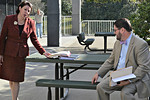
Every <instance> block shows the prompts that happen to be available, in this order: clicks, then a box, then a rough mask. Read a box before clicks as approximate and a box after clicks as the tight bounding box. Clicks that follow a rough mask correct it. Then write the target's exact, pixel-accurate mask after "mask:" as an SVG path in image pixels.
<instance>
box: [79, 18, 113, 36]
mask: <svg viewBox="0 0 150 100" xmlns="http://www.w3.org/2000/svg"><path fill="white" fill-rule="evenodd" d="M114 22H115V20H83V21H82V32H84V33H85V34H87V35H92V34H95V32H113V23H114Z"/></svg>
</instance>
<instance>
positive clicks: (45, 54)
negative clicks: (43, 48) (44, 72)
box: [43, 52, 51, 58]
mask: <svg viewBox="0 0 150 100" xmlns="http://www.w3.org/2000/svg"><path fill="white" fill-rule="evenodd" d="M43 55H44V56H46V57H47V58H48V57H49V55H51V53H49V52H44V53H43Z"/></svg>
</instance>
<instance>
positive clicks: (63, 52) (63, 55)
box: [49, 51, 71, 58]
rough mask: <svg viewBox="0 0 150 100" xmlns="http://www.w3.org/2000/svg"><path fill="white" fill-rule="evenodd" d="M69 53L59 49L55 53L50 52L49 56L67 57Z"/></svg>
mask: <svg viewBox="0 0 150 100" xmlns="http://www.w3.org/2000/svg"><path fill="white" fill-rule="evenodd" d="M70 55H71V53H70V51H60V52H57V53H51V55H49V58H58V57H69V56H70Z"/></svg>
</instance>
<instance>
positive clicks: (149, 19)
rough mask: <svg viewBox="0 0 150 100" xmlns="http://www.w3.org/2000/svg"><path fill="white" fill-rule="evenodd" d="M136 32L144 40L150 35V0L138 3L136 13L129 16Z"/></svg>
mask: <svg viewBox="0 0 150 100" xmlns="http://www.w3.org/2000/svg"><path fill="white" fill-rule="evenodd" d="M129 19H130V21H131V24H132V27H133V30H134V33H135V34H137V35H139V36H140V37H141V38H143V39H144V40H147V38H148V37H149V36H150V1H144V2H141V3H139V4H138V10H137V12H136V13H134V14H132V15H131V16H130V17H129Z"/></svg>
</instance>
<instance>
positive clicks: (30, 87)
mask: <svg viewBox="0 0 150 100" xmlns="http://www.w3.org/2000/svg"><path fill="white" fill-rule="evenodd" d="M91 37H92V38H95V37H93V36H90V38H91ZM95 39H96V40H95V42H94V44H93V45H92V46H91V48H103V38H102V37H96V38H95ZM39 41H40V43H41V45H42V46H43V47H44V48H45V49H46V50H47V51H49V52H54V51H62V50H69V51H71V53H84V52H83V48H84V47H83V46H81V45H80V44H79V43H78V41H77V39H76V36H67V37H62V38H61V45H60V47H47V46H46V45H47V39H46V36H44V37H43V38H42V39H41V38H40V39H39ZM114 41H115V37H110V38H108V48H113V44H114ZM28 43H29V46H30V54H32V53H34V52H37V50H36V49H35V48H34V47H33V45H32V44H31V42H30V40H29V41H28ZM94 53H95V52H94ZM96 53H102V52H96ZM54 68H55V66H54V64H52V63H29V62H27V63H26V72H25V81H24V82H23V83H21V85H20V93H19V100H47V88H44V87H36V86H35V81H36V80H38V79H40V78H51V79H54V74H55V72H54ZM95 72H96V71H92V70H88V71H85V70H78V71H76V72H74V73H73V74H71V76H70V79H72V80H87V81H91V79H92V77H93V75H94V74H95ZM52 93H53V100H54V88H53V89H52ZM118 93H119V92H114V93H113V94H112V95H111V100H120V96H119V95H118ZM0 100H11V92H10V88H9V83H8V82H7V81H5V80H0ZM66 100H97V92H96V91H95V90H84V89H70V91H69V95H68V97H67V99H66ZM137 100H139V99H137Z"/></svg>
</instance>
